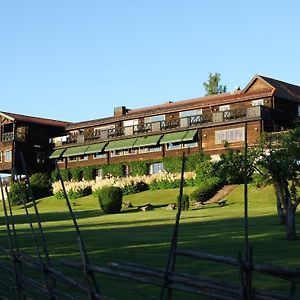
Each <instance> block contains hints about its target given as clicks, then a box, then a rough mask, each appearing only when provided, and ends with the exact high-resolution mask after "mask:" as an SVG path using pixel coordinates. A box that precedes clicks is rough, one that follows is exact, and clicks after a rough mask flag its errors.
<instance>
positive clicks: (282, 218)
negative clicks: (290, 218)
mask: <svg viewBox="0 0 300 300" xmlns="http://www.w3.org/2000/svg"><path fill="white" fill-rule="evenodd" d="M273 185H274V188H275V193H276V206H277V215H278V220H279V224H280V225H284V224H285V217H286V216H285V211H284V208H283V206H282V203H283V201H284V199H283V198H284V196H283V191H282V187H281V185H280V182H279V181H278V180H276V179H275V178H274V177H273Z"/></svg>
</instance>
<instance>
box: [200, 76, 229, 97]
mask: <svg viewBox="0 0 300 300" xmlns="http://www.w3.org/2000/svg"><path fill="white" fill-rule="evenodd" d="M220 81H221V75H220V74H219V73H209V76H208V80H207V81H206V82H204V83H203V86H204V88H205V91H206V94H205V95H206V96H209V95H216V94H220V93H225V92H226V89H227V87H226V85H224V86H223V85H220Z"/></svg>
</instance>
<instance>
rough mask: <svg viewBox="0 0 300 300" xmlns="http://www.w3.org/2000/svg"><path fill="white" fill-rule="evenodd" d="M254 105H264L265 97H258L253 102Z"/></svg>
mask: <svg viewBox="0 0 300 300" xmlns="http://www.w3.org/2000/svg"><path fill="white" fill-rule="evenodd" d="M251 104H252V106H259V105H264V99H257V100H253V101H252V102H251Z"/></svg>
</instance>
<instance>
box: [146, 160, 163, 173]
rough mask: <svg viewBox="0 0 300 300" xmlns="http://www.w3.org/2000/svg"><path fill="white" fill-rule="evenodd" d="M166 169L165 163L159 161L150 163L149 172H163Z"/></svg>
mask: <svg viewBox="0 0 300 300" xmlns="http://www.w3.org/2000/svg"><path fill="white" fill-rule="evenodd" d="M163 170H164V164H163V163H162V162H157V163H153V164H150V165H149V174H157V173H161V172H162V171H163Z"/></svg>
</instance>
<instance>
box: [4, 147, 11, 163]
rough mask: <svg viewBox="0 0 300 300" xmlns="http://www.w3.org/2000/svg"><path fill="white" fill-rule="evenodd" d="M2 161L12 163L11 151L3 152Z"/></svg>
mask: <svg viewBox="0 0 300 300" xmlns="http://www.w3.org/2000/svg"><path fill="white" fill-rule="evenodd" d="M4 160H5V162H11V161H12V151H11V150H6V151H5V152H4Z"/></svg>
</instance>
